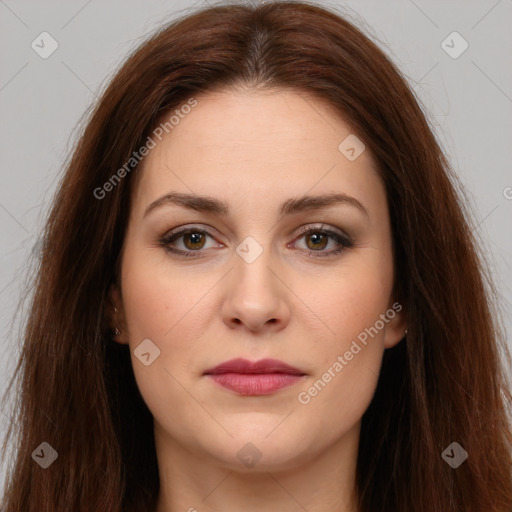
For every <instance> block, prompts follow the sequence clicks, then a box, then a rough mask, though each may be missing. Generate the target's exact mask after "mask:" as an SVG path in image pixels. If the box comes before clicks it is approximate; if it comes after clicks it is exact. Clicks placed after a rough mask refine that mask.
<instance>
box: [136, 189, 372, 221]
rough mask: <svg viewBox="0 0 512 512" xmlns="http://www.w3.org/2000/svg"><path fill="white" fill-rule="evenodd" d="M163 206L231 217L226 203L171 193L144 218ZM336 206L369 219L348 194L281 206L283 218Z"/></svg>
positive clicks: (292, 201)
mask: <svg viewBox="0 0 512 512" xmlns="http://www.w3.org/2000/svg"><path fill="white" fill-rule="evenodd" d="M163 205H177V206H181V207H183V208H188V209H190V210H196V211H199V212H206V213H213V214H216V215H220V216H227V215H229V206H228V204H227V203H225V202H224V201H220V200H218V199H215V198H213V197H209V196H198V195H195V194H184V193H180V192H170V193H169V194H165V195H164V196H162V197H159V198H158V199H156V200H155V201H153V202H152V203H151V204H150V205H148V206H147V207H146V210H145V212H144V217H145V216H146V215H148V214H149V212H151V211H152V210H154V209H155V208H158V207H160V206H163ZM336 205H348V206H353V207H355V208H357V209H358V210H360V211H361V212H362V213H364V214H365V215H366V217H368V218H369V215H368V212H367V210H366V208H365V207H364V206H363V205H362V204H361V203H360V202H359V201H358V200H357V199H356V198H355V197H352V196H349V195H347V194H343V193H338V194H321V195H315V196H308V195H304V196H302V197H295V198H291V199H288V200H286V201H285V202H284V203H282V205H281V210H280V214H281V217H283V216H285V215H291V214H294V213H299V212H303V211H317V210H322V209H325V208H328V207H331V206H336Z"/></svg>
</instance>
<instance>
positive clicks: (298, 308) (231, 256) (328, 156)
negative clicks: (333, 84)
mask: <svg viewBox="0 0 512 512" xmlns="http://www.w3.org/2000/svg"><path fill="white" fill-rule="evenodd" d="M197 100H198V104H197V106H196V107H195V108H193V109H192V111H191V112H190V113H189V114H188V115H186V116H185V117H184V118H183V119H181V120H180V122H179V124H177V125H176V126H175V127H174V129H173V130H172V131H171V132H169V134H167V135H165V137H164V138H163V139H162V141H161V142H159V143H158V144H157V146H156V147H155V148H154V149H152V150H151V151H150V152H149V154H148V155H147V156H146V157H145V158H144V160H143V168H142V169H139V171H137V172H138V173H139V174H138V175H137V184H136V187H135V191H134V194H133V201H132V209H131V212H130V219H129V225H128V229H127V233H126V237H125V241H124V246H123V251H122V264H121V286H120V287H116V286H113V287H112V288H111V298H112V300H113V302H114V304H115V305H116V307H117V312H115V313H113V314H112V317H111V321H112V324H113V326H116V327H118V328H119V329H120V331H121V334H120V335H119V336H117V338H116V341H117V342H119V343H125V344H129V346H130V351H131V354H132V364H133V369H134V373H135V377H136V381H137V384H138V386H139V389H140V392H141V394H142V396H143V398H144V400H145V402H146V404H147V406H148V407H149V409H150V411H151V413H152V414H153V417H154V420H155V442H156V450H157V458H158V465H159V472H160V482H161V491H160V494H159V498H158V507H157V512H178V511H190V512H192V511H194V510H197V511H199V512H202V511H218V510H222V511H224V512H230V511H235V510H245V511H246V512H255V511H262V510H280V511H284V512H292V511H294V512H295V511H303V510H304V509H307V510H308V511H309V512H319V511H325V510H333V511H340V512H341V511H343V512H352V511H356V510H357V508H356V506H355V505H354V503H355V500H354V498H355V496H354V492H353V485H354V481H355V469H356V460H357V450H358V441H359V432H360V422H361V417H362V415H363V413H364V412H365V410H366V409H367V407H368V405H369V403H370V401H371V398H372V396H373V394H374V392H375V389H376V384H377V378H378V374H379V371H380V366H381V361H382V355H383V352H384V350H385V349H386V348H389V347H392V346H394V345H395V344H396V343H398V342H399V341H400V340H401V339H402V337H403V335H404V331H405V327H406V326H405V324H404V318H403V312H402V313H396V314H395V315H394V318H393V319H392V320H389V321H388V322H387V323H385V327H384V328H382V329H381V330H379V332H378V334H377V335H375V336H374V337H373V338H369V341H368V343H367V345H366V346H362V345H361V344H360V345H361V346H362V350H361V351H360V352H359V353H357V355H355V356H354V357H353V359H351V360H350V361H346V362H347V364H346V366H344V367H343V369H342V370H341V371H339V372H338V373H336V372H335V377H332V378H331V380H330V382H329V383H328V384H326V385H325V387H323V389H322V390H321V391H320V392H318V394H317V395H316V396H314V397H311V400H310V401H309V403H307V404H302V403H300V402H299V400H298V395H299V393H300V392H304V391H307V390H308V389H309V388H310V387H311V386H312V385H313V384H314V383H315V382H316V381H318V379H320V378H322V375H323V374H324V373H325V372H326V371H327V370H328V368H330V367H332V366H333V363H334V362H335V361H337V358H338V356H340V355H341V356H343V354H344V353H345V352H346V351H347V350H349V349H350V346H351V343H352V342H353V340H355V339H356V338H357V336H358V335H359V334H360V333H361V332H362V331H364V330H365V329H366V328H369V327H370V326H374V325H375V323H376V321H377V320H378V319H379V318H380V315H382V314H384V313H385V312H386V311H387V310H389V309H390V308H391V307H392V305H393V303H394V302H395V299H394V298H393V296H392V289H393V283H394V268H393V250H392V242H391V230H390V221H389V214H388V205H387V199H386V193H385V189H384V186H383V183H382V181H381V179H380V178H379V176H378V175H377V171H376V167H375V162H374V159H373V158H372V156H371V154H370V151H369V150H365V151H364V152H363V153H362V154H361V155H360V156H359V157H358V158H357V159H356V160H354V161H349V160H348V159H347V158H346V157H345V156H344V155H343V154H342V153H341V152H340V151H339V150H338V145H339V144H340V143H341V142H342V141H343V140H344V139H345V138H346V137H347V136H348V135H349V134H351V133H352V132H351V129H350V126H349V125H347V124H346V123H345V122H344V121H343V120H342V119H341V118H340V117H339V116H337V115H336V114H335V113H334V112H333V109H332V108H329V106H328V105H326V104H325V103H323V102H322V101H320V100H318V99H315V98H314V97H311V96H307V95H304V94H298V93H297V92H291V91H287V90H279V91H269V90H260V91H253V90H246V91H243V92H240V91H239V92H236V93H235V92H232V91H215V92H209V93H208V94H203V95H201V96H198V97H197ZM169 192H181V193H193V194H198V195H205V196H209V197H212V198H216V199H218V200H221V201H224V202H225V203H227V204H228V205H229V209H230V213H229V215H226V216H222V215H219V214H214V213H211V212H200V211H195V210H191V209H186V208H183V207H180V206H177V205H172V204H166V205H163V206H159V207H157V208H154V209H153V210H152V211H151V212H149V213H148V214H147V215H146V216H145V215H144V212H145V209H146V208H147V207H148V205H150V204H151V203H152V202H154V201H155V200H156V199H158V198H160V197H161V196H163V195H165V194H167V193H169ZM333 192H337V193H343V194H347V195H349V196H352V197H354V198H356V199H357V200H358V201H359V202H360V203H362V205H363V206H364V208H365V209H366V212H367V215H365V214H364V213H363V212H362V211H360V210H359V209H358V208H356V207H354V206H352V205H350V204H338V205H333V206H330V207H327V208H325V209H322V210H318V211H299V212H296V213H294V214H290V215H286V216H284V217H281V216H280V215H279V207H280V205H281V203H283V202H284V201H286V200H288V199H290V198H294V197H300V196H302V195H305V194H308V195H320V194H325V193H333ZM322 224H323V228H327V229H334V230H338V231H341V232H342V233H346V234H347V235H348V236H349V237H350V238H351V240H352V241H353V243H354V245H353V247H350V248H344V249H343V250H342V251H341V252H340V253H338V254H331V255H329V252H330V251H332V250H334V249H336V248H337V247H339V244H338V243H337V242H336V240H335V239H332V238H329V239H328V241H320V242H319V241H318V238H316V239H315V236H314V234H311V233H310V234H309V235H302V234H300V233H298V229H299V228H301V227H303V226H309V227H313V228H321V227H322ZM180 226H190V227H191V228H197V227H199V228H203V229H206V230H208V231H209V235H207V236H205V237H203V238H199V240H197V239H195V240H194V239H193V238H192V239H191V237H190V234H189V235H188V236H187V235H185V236H183V235H182V236H181V238H178V239H176V240H175V241H174V242H171V245H172V247H174V248H176V249H182V250H188V251H194V250H195V251H198V252H199V254H200V256H199V257H186V256H179V255H177V254H173V253H169V252H166V251H165V249H164V248H163V247H162V245H161V244H159V240H160V239H161V238H162V236H163V235H165V234H167V233H169V232H170V231H171V230H174V229H175V228H177V227H180ZM320 234H321V233H320ZM248 236H251V237H253V238H254V239H255V240H256V241H257V243H258V244H259V245H260V246H261V248H262V250H263V252H262V253H261V254H260V255H259V257H258V258H257V259H256V260H255V261H253V262H251V263H248V262H247V261H245V260H244V259H243V258H242V257H241V256H240V255H239V254H238V253H237V252H236V249H237V247H238V246H239V245H240V244H241V243H242V242H243V241H244V239H245V238H246V237H248ZM316 236H317V237H318V231H316ZM194 244H195V245H194ZM251 250H253V249H251ZM318 254H320V256H318ZM322 254H323V255H324V256H322ZM145 339H150V340H151V341H152V343H154V345H155V346H157V347H158V348H159V350H160V355H159V357H157V358H156V359H155V360H154V361H153V362H152V363H151V364H149V365H148V366H145V365H144V364H142V363H141V362H140V360H139V359H138V358H137V357H135V355H134V350H135V349H136V348H137V346H138V345H139V344H140V343H141V342H142V340H145ZM236 357H243V358H245V359H249V360H251V361H255V360H259V359H262V358H267V357H269V358H276V359H280V360H282V361H284V362H286V363H288V364H290V365H292V366H294V367H296V368H299V369H300V370H302V371H303V372H304V373H305V374H306V375H305V376H304V377H302V378H301V381H300V382H299V383H297V384H294V385H292V386H289V387H286V388H283V389H281V390H279V391H277V392H275V393H273V394H271V395H267V396H241V395H238V394H236V393H234V392H232V391H230V390H227V389H225V388H223V387H221V386H219V385H218V384H216V383H215V382H212V381H211V379H210V378H209V377H207V376H204V375H203V372H204V371H205V370H206V369H208V368H211V367H213V366H215V365H217V364H219V363H221V362H224V361H226V360H228V359H232V358H236ZM248 442H250V443H252V444H253V445H254V446H255V447H256V449H257V451H258V453H259V454H261V459H260V460H259V461H258V462H257V463H256V464H255V465H254V466H253V467H248V466H247V465H245V464H244V463H242V462H241V461H240V460H239V459H238V458H237V453H238V452H239V450H241V449H242V448H243V447H244V446H245V445H246V443H248ZM245 449H246V450H247V448H245Z"/></svg>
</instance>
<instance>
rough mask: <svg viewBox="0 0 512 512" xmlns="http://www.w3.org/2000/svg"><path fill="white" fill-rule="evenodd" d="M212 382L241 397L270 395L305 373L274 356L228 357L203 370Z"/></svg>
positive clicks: (297, 379) (289, 384)
mask: <svg viewBox="0 0 512 512" xmlns="http://www.w3.org/2000/svg"><path fill="white" fill-rule="evenodd" d="M203 375H205V376H208V377H209V378H210V379H211V380H212V381H214V382H215V383H216V384H219V385H220V386H222V387H224V388H227V389H229V390H231V391H234V392H235V393H237V394H239V395H243V396H259V395H269V394H271V393H275V392H276V391H278V390H280V389H282V388H285V387H288V386H291V385H293V384H296V383H297V382H299V381H301V380H302V378H303V377H304V376H305V375H306V374H305V373H304V372H303V371H301V370H299V369H298V368H294V367H293V366H290V365H288V364H286V363H284V362H283V361H279V360H277V359H261V360H259V361H254V362H251V361H248V360H247V359H231V360H229V361H225V362H224V363H221V364H219V365H218V366H215V367H214V368H210V369H209V370H206V371H205V372H204V374H203Z"/></svg>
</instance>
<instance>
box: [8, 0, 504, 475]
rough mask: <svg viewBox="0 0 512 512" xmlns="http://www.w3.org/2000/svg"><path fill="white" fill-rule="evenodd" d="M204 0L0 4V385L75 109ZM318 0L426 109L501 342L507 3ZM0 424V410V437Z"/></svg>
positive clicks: (11, 357) (14, 351) (13, 351)
mask: <svg viewBox="0 0 512 512" xmlns="http://www.w3.org/2000/svg"><path fill="white" fill-rule="evenodd" d="M205 3H206V2H191V1H176V2H164V1H157V0H151V1H142V0H137V1H135V0H131V1H109V2H105V1H103V2H101V1H100V0H89V1H86V0H84V1H69V0H68V1H67V2H64V1H60V2H58V1H49V0H46V1H39V2H36V1H22V0H18V1H16V0H0V53H1V67H0V116H1V120H2V122H1V127H0V130H1V133H0V161H1V166H0V172H1V187H0V229H1V232H2V236H1V240H2V243H1V246H0V327H1V339H0V354H1V357H0V375H1V377H0V393H2V394H3V392H4V390H5V386H6V384H7V378H8V376H10V375H11V373H12V371H13V368H14V363H15V361H16V360H17V357H18V353H19V326H20V325H21V320H22V318H23V310H22V309H20V310H19V313H20V314H19V315H17V316H16V315H15V312H16V310H17V305H18V302H19V300H20V298H21V294H22V293H24V291H25V286H26V275H27V268H28V265H29V263H30V257H31V254H34V253H33V252H32V251H33V248H34V245H35V244H36V243H37V239H38V233H40V231H41V228H42V220H43V218H44V214H45V212H46V211H47V208H48V206H49V201H50V200H51V197H52V195H53V192H54V191H55V187H56V185H57V183H58V179H59V177H60V175H61V172H62V169H63V166H64V163H65V161H66V159H67V158H68V156H69V152H70V151H71V150H72V148H73V144H74V142H75V140H76V139H75V135H76V128H77V126H78V123H79V121H80V119H81V117H82V116H83V115H84V113H85V112H86V109H87V108H88V107H89V106H90V105H91V103H93V102H94V101H95V100H96V97H97V96H98V95H99V94H100V92H101V91H102V90H103V88H104V87H105V85H106V83H107V82H108V80H109V78H110V77H111V76H112V74H113V73H114V71H115V69H117V67H118V66H119V65H120V63H121V62H122V61H123V59H124V58H125V57H126V56H127V54H128V52H129V51H130V50H132V49H134V48H135V47H136V46H137V45H138V44H139V43H140V42H141V41H142V40H143V39H144V38H145V37H146V36H147V35H149V33H151V32H152V31H154V30H155V29H156V28H157V27H159V26H160V25H161V24H162V23H165V22H167V21H169V20H170V19H171V18H174V17H175V16H176V13H178V12H180V13H183V14H184V13H185V12H187V11H188V10H189V9H191V8H194V7H196V6H201V5H204V4H205ZM318 3H320V2H318ZM321 3H322V4H323V5H325V6H326V7H329V6H339V7H340V8H342V9H343V10H344V11H345V12H347V13H348V14H349V15H350V18H351V19H352V21H355V22H356V24H357V25H358V26H359V27H361V28H363V30H364V31H365V32H366V33H367V34H368V35H370V37H371V38H373V39H374V40H377V43H378V44H379V45H381V46H382V47H383V48H384V50H385V51H386V52H387V53H388V55H390V56H391V58H392V59H393V60H394V61H395V62H396V63H397V64H398V65H399V67H400V69H401V70H402V71H403V72H404V73H405V75H406V76H407V78H408V80H409V82H410V83H411V85H412V86H413V87H414V90H415V92H416V93H417V95H418V97H419V98H420V100H421V101H422V103H423V105H424V107H425V110H426V111H427V112H428V113H429V118H430V121H431V123H432V126H433V127H434V129H435V131H436V133H437V135H438V138H439V140H440V142H441V144H442V145H443V147H444V149H445V151H446V153H447V154H448V156H449V158H450V161H451V162H452V166H453V167H454V169H455V171H456V172H457V174H458V176H459V177H460V179H461V180H462V183H463V185H464V186H465V188H466V190H467V192H468V201H469V202H468V204H469V208H470V209H471V210H472V212H473V216H474V226H475V230H476V234H477V236H478V237H479V240H480V243H481V248H482V250H483V251H484V252H485V254H486V255H487V258H488V260H489V264H490V267H491V271H492V275H493V276H494V279H495V281H496V284H497V286H498V289H499V291H500V293H501V295H502V300H501V307H502V310H503V323H504V327H505V329H506V331H507V333H508V343H509V345H510V346H511V348H512V342H511V336H510V335H511V333H512V308H511V306H510V304H511V302H512V301H511V298H512V287H511V283H512V265H511V261H512V237H511V236H510V235H511V230H510V227H511V222H510V219H511V218H512V188H509V187H512V173H511V168H510V163H511V161H512V158H511V157H512V66H511V55H512V31H511V30H510V21H512V0H478V1H476V0H473V1H468V0H464V1H462V0H461V1H454V0H451V1H450V2H447V1H432V0H429V1H427V0H414V1H413V0H393V1H383V0H375V1H370V0H362V1H361V0H359V1H336V0H333V1H332V2H321ZM43 31H46V32H48V33H50V34H51V36H52V37H53V38H54V39H55V40H56V41H57V42H58V45H59V46H58V48H57V50H56V51H55V52H54V53H53V54H52V55H51V56H49V57H48V58H47V59H42V58H41V57H40V56H39V55H38V54H37V53H36V52H35V51H34V50H33V49H32V47H31V43H32V41H34V40H36V41H37V40H40V39H36V38H38V36H39V34H41V32H43ZM453 31H457V32H459V33H460V34H461V35H462V37H463V38H464V39H465V40H466V41H467V42H468V44H469V47H468V49H467V50H466V51H465V52H464V53H463V54H462V55H460V56H459V57H458V58H452V57H451V56H450V55H448V54H447V53H446V52H445V51H444V50H443V48H442V46H441V43H442V42H443V41H444V40H445V39H446V38H447V36H448V35H449V34H451V33H452V32H453ZM452 39H453V38H452ZM452 39H450V38H449V39H448V40H447V41H448V42H447V44H449V45H451V46H453V47H454V48H453V49H452V50H451V51H452V52H453V51H456V50H457V49H460V48H461V46H460V40H457V39H455V40H453V42H452ZM507 197H508V198H507ZM72 235H73V234H72V233H70V236H72ZM5 425H6V416H5V414H4V413H3V412H2V411H1V410H0V435H1V434H2V432H3V431H4V430H5ZM0 477H1V479H2V480H3V478H4V473H0ZM0 485H1V481H0Z"/></svg>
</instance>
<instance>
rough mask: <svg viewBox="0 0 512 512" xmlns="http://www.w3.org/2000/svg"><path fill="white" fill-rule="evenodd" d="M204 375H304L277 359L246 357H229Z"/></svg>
mask: <svg viewBox="0 0 512 512" xmlns="http://www.w3.org/2000/svg"><path fill="white" fill-rule="evenodd" d="M204 373H205V375H220V374H222V373H248V374H251V373H252V374H262V373H286V374H289V375H305V373H304V372H303V371H301V370H299V369H298V368H294V367H293V366H290V365H289V364H286V363H284V362H283V361H279V360H278V359H260V360H259V361H248V360H247V359H241V358H237V359H230V360H229V361H224V362H223V363H220V364H219V365H217V366H215V367H213V368H210V369H208V370H206V371H205V372H204Z"/></svg>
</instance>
